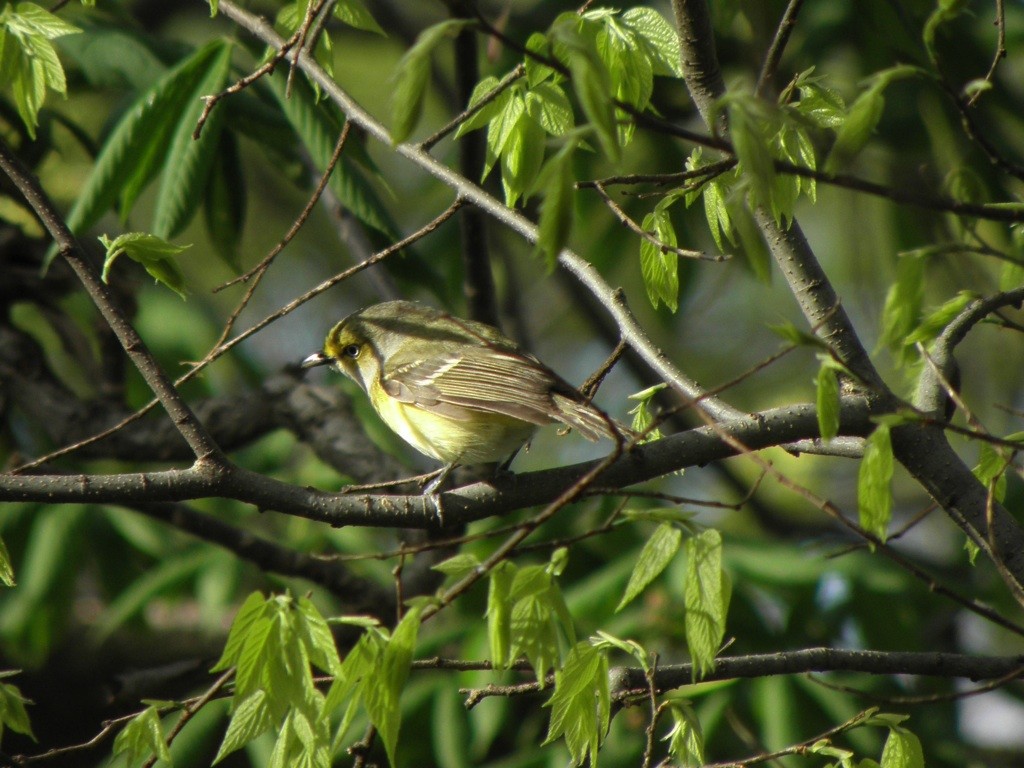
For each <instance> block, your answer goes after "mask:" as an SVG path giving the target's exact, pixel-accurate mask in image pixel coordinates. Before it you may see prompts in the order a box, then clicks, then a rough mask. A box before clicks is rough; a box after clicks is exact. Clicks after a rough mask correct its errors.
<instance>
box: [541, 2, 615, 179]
mask: <svg viewBox="0 0 1024 768" xmlns="http://www.w3.org/2000/svg"><path fill="white" fill-rule="evenodd" d="M563 16H564V15H563ZM560 18H561V17H560ZM552 36H553V38H554V39H555V41H556V42H557V43H558V44H560V45H561V47H562V49H563V50H564V51H565V54H566V63H567V64H568V67H569V71H570V73H571V74H572V85H573V89H574V90H575V92H576V98H577V99H578V100H579V103H580V106H581V107H582V108H583V112H584V114H586V116H587V119H588V120H589V121H590V125H591V127H592V128H593V130H594V132H595V133H596V134H597V138H598V141H599V142H600V144H601V148H602V149H603V150H604V153H605V155H607V157H608V158H609V159H611V160H618V158H619V154H620V151H619V141H618V130H617V127H616V124H615V113H614V110H613V109H612V103H611V95H612V94H613V93H615V89H614V88H613V86H612V83H611V79H610V77H609V74H608V70H607V69H606V68H605V67H604V66H603V64H602V62H601V60H600V57H599V56H598V53H597V51H596V50H595V48H594V41H593V40H592V39H590V38H589V37H588V36H587V35H585V34H583V33H582V32H581V31H580V30H579V29H578V22H577V21H576V20H574V19H566V20H565V21H561V22H560V21H556V22H555V24H553V25H552Z"/></svg>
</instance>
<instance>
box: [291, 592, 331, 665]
mask: <svg viewBox="0 0 1024 768" xmlns="http://www.w3.org/2000/svg"><path fill="white" fill-rule="evenodd" d="M298 608H299V621H298V623H297V629H298V633H299V637H300V638H301V640H302V643H303V645H305V647H306V653H307V654H308V655H309V660H310V662H311V663H312V664H314V665H315V666H317V667H319V668H320V669H322V670H323V671H324V672H327V673H329V674H332V675H337V674H338V673H339V672H340V671H341V659H339V658H338V648H337V646H336V645H335V643H334V635H333V634H332V633H331V628H330V627H329V626H328V625H327V622H326V621H325V620H324V617H323V616H322V615H321V613H320V611H318V610H317V609H316V606H315V605H313V602H312V601H311V600H310V599H309V598H308V597H300V598H299V599H298Z"/></svg>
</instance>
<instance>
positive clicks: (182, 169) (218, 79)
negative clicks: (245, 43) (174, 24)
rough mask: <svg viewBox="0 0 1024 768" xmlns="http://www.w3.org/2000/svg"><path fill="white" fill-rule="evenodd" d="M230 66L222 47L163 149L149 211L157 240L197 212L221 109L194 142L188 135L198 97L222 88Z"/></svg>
mask: <svg viewBox="0 0 1024 768" xmlns="http://www.w3.org/2000/svg"><path fill="white" fill-rule="evenodd" d="M230 65H231V46H229V45H222V46H221V47H220V50H219V51H218V54H217V56H216V57H214V59H213V60H212V61H211V62H210V66H209V68H208V69H207V71H206V73H205V74H204V76H203V78H202V79H201V80H199V82H198V83H197V84H196V87H195V90H194V91H193V93H192V98H191V99H190V100H189V102H187V103H186V107H185V109H184V110H182V111H181V112H180V113H179V114H178V115H177V125H176V127H175V129H174V132H173V135H172V136H171V139H170V144H169V146H168V147H167V148H166V149H165V152H166V155H165V159H164V162H163V169H164V170H163V174H162V176H161V178H160V189H159V190H158V192H157V198H156V207H155V210H154V211H153V234H154V235H156V236H157V237H161V238H165V239H166V238H171V237H174V236H175V235H177V234H179V233H180V232H181V230H183V229H184V228H185V225H186V224H188V222H189V221H190V220H191V218H192V216H193V214H195V212H196V210H197V209H198V208H199V203H200V201H201V199H202V192H203V190H204V188H205V187H206V180H207V179H208V178H209V176H210V169H211V168H212V166H213V162H212V159H213V153H214V151H215V150H216V149H217V145H218V144H219V141H220V131H221V127H222V126H223V124H224V110H223V108H222V107H223V105H221V107H219V108H216V109H214V111H213V112H212V113H211V114H210V118H209V120H207V122H206V125H205V126H204V127H203V131H202V133H201V134H199V138H198V139H193V138H192V134H193V132H194V131H195V127H196V123H197V122H198V120H199V115H200V114H201V113H202V111H203V102H202V101H201V97H202V96H205V95H209V94H214V93H218V92H219V91H220V90H221V89H222V88H223V86H224V83H225V81H226V80H227V76H228V68H229V67H230Z"/></svg>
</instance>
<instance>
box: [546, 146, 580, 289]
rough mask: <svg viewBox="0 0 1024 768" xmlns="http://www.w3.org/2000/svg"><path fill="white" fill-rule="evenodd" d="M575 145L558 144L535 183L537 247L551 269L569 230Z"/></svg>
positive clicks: (573, 196)
mask: <svg viewBox="0 0 1024 768" xmlns="http://www.w3.org/2000/svg"><path fill="white" fill-rule="evenodd" d="M576 146H577V145H576V142H569V143H567V144H566V145H565V146H564V147H562V149H560V150H559V151H558V153H557V154H556V155H555V156H554V157H553V158H551V160H549V161H548V164H547V166H545V168H544V170H543V171H541V173H540V176H539V178H538V186H539V187H540V189H541V192H542V194H543V195H544V197H543V200H542V201H541V204H540V223H539V226H538V233H537V250H538V251H539V252H540V253H541V254H542V255H543V256H544V257H545V260H546V261H547V265H548V269H549V270H553V269H554V268H555V264H556V263H557V261H558V254H559V253H561V251H562V248H564V247H565V244H566V243H567V242H568V241H569V235H570V233H571V232H572V225H573V221H574V218H575V216H574V213H575V211H574V206H573V203H574V201H575V195H574V193H575V190H576V177H575V175H574V174H573V167H572V158H573V155H574V154H575V151H576Z"/></svg>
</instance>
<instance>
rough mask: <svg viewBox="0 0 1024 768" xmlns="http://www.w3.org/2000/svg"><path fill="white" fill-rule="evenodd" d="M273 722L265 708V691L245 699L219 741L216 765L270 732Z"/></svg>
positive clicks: (267, 708)
mask: <svg viewBox="0 0 1024 768" xmlns="http://www.w3.org/2000/svg"><path fill="white" fill-rule="evenodd" d="M273 724H274V720H273V717H272V716H271V713H270V707H268V706H267V694H266V691H262V690H259V691H256V692H255V693H253V694H252V695H251V696H248V697H247V698H245V699H244V700H243V701H242V702H241V703H240V704H239V705H238V706H237V707H235V711H234V712H232V714H231V722H230V723H228V730H227V732H226V733H225V734H224V739H223V740H222V741H221V744H220V749H218V750H217V756H216V757H215V758H214V759H213V764H214V765H216V764H217V763H219V762H220V761H221V760H223V759H224V758H225V757H227V756H228V755H230V754H231V753H232V752H234V751H235V750H237V749H241V748H242V747H244V746H245V745H246V744H248V743H249V742H250V741H253V740H255V739H256V738H258V737H259V736H261V735H262V734H264V733H266V732H267V731H269V730H270V728H271V726H273Z"/></svg>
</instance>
